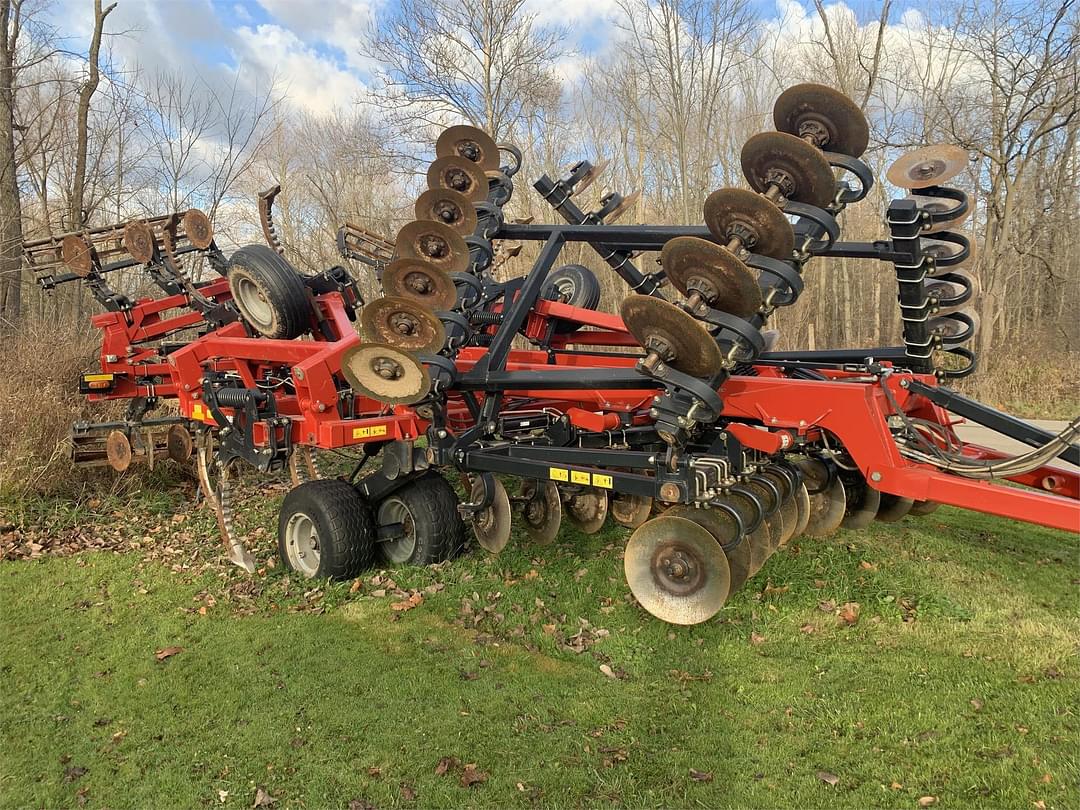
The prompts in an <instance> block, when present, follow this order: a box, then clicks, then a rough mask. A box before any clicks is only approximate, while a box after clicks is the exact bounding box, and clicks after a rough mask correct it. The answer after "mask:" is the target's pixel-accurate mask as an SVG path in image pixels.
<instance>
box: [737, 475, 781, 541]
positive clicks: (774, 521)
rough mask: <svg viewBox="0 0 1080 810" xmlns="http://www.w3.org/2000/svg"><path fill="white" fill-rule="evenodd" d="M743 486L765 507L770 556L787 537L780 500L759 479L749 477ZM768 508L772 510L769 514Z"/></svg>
mask: <svg viewBox="0 0 1080 810" xmlns="http://www.w3.org/2000/svg"><path fill="white" fill-rule="evenodd" d="M743 486H744V487H746V488H747V489H748V490H750V491H751V492H753V493H754V495H756V496H757V499H758V500H759V501H761V503H762V505H763V506H764V507H765V525H766V526H767V527H768V529H769V539H770V540H771V541H772V545H771V546H770V547H769V555H770V556H772V554H773V552H774V551H776V550H777V549H778V548H780V543H781V542H785V541H786V539H787V526H786V525H785V524H784V514H783V512H781V511H780V501H779V499H778V498H777V497H776V493H775V492H773V491H772V489H771V488H770V487H768V486H766V485H765V484H763V483H762V482H761V481H755V480H754V479H753V478H750V479H749V480H747V481H746V482H745V483H744V484H743ZM770 510H772V511H771V514H770ZM792 528H794V527H792Z"/></svg>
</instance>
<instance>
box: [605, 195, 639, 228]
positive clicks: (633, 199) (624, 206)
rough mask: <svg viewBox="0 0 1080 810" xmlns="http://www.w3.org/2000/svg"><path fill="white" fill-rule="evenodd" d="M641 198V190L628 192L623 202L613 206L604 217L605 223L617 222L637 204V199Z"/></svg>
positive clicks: (612, 223)
mask: <svg viewBox="0 0 1080 810" xmlns="http://www.w3.org/2000/svg"><path fill="white" fill-rule="evenodd" d="M639 199H641V192H640V191H632V192H630V193H629V194H627V195H626V196H625V197H623V199H622V202H620V203H619V204H618V205H616V206H615V207H614V208H612V209H611V211H609V212H608V214H607V216H605V217H604V224H605V225H614V224H615V223H616V222H618V221H619V220H620V219H622V217H623V214H625V213H626V212H627V211H629V210H630V209H631V208H633V207H634V206H635V205H637V201H638V200H639Z"/></svg>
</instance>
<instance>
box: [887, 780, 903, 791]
mask: <svg viewBox="0 0 1080 810" xmlns="http://www.w3.org/2000/svg"><path fill="white" fill-rule="evenodd" d="M889 787H891V788H892V789H893V790H903V789H904V786H903V785H902V784H900V783H899V782H893V783H892V784H891V785H889Z"/></svg>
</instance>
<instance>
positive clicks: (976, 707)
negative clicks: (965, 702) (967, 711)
mask: <svg viewBox="0 0 1080 810" xmlns="http://www.w3.org/2000/svg"><path fill="white" fill-rule="evenodd" d="M969 702H970V703H971V708H973V709H974V710H975V711H979V710H980V709H981V708H982V707H983V702H982V701H981V700H979V699H978V698H972V699H971V700H970V701H969Z"/></svg>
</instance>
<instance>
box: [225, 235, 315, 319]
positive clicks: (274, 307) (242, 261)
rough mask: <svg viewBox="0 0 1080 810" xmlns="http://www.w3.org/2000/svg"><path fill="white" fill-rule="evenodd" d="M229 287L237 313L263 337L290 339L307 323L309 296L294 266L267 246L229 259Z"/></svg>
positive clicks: (254, 247)
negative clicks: (238, 311)
mask: <svg viewBox="0 0 1080 810" xmlns="http://www.w3.org/2000/svg"><path fill="white" fill-rule="evenodd" d="M226 276H227V277H228V279H229V289H230V290H231V291H232V296H233V301H235V302H236V306H237V308H238V309H239V310H240V314H241V315H243V316H244V320H245V321H247V322H248V323H249V324H251V326H252V327H253V328H254V329H255V331H256V332H258V333H259V334H260V335H262V336H263V337H267V338H273V339H280V340H292V339H293V338H295V337H299V336H300V335H302V334H304V333H305V332H307V331H308V329H309V328H310V326H311V299H310V298H309V297H308V292H307V287H306V286H305V285H304V280H303V277H302V276H301V275H300V273H299V272H298V271H297V269H296V268H295V267H293V266H292V265H291V264H289V263H288V262H287V261H285V259H283V258H282V257H281V256H280V255H279V254H278V253H277V251H275V250H272V249H271V248H270V247H268V246H267V245H246V246H245V247H242V248H240V249H239V250H237V251H236V252H235V253H233V255H232V256H231V257H230V258H229V267H228V270H227V271H226Z"/></svg>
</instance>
